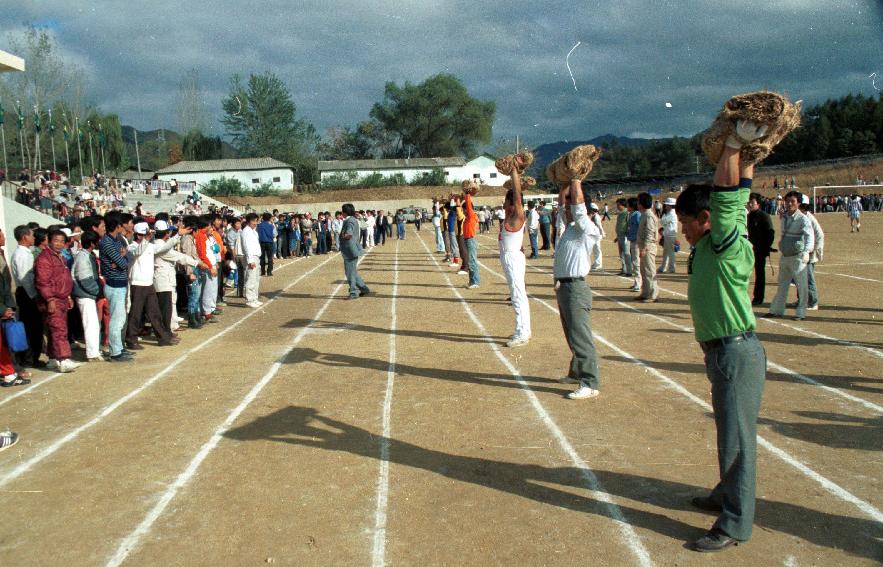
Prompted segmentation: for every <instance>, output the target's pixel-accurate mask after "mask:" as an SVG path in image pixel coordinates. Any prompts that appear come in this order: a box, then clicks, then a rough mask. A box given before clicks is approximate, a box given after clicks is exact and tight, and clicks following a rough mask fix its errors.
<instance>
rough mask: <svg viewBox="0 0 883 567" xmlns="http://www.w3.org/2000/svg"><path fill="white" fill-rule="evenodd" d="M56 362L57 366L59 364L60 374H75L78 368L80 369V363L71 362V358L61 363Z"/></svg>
mask: <svg viewBox="0 0 883 567" xmlns="http://www.w3.org/2000/svg"><path fill="white" fill-rule="evenodd" d="M55 362H56V364H58V371H59V372H73V371H74V370H76V369H77V368H79V367H80V363H79V362H74V361H73V360H71V359H69V358H65V359H64V360H62V361H60V362H59V361H57V360H56V361H55Z"/></svg>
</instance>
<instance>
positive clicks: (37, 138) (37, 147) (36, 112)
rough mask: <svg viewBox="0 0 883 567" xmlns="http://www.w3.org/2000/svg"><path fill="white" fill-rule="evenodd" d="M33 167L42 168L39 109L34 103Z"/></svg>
mask: <svg viewBox="0 0 883 567" xmlns="http://www.w3.org/2000/svg"><path fill="white" fill-rule="evenodd" d="M34 169H38V170H42V169H43V160H42V159H41V157H40V110H39V109H38V108H37V105H36V104H35V105H34Z"/></svg>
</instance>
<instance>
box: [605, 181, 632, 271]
mask: <svg viewBox="0 0 883 567" xmlns="http://www.w3.org/2000/svg"><path fill="white" fill-rule="evenodd" d="M625 204H626V200H625V199H622V198H620V199H617V200H616V211H617V213H616V238H614V239H613V242H615V243H616V246H617V247H618V249H619V262H620V264H622V267H621V268H620V270H619V274H618V275H620V276H626V277H629V278H630V277H632V253H631V250H630V249H629V246H630V243H629V235H628V232H629V210H628V209H627V208H626V206H625ZM605 206H606V205H605Z"/></svg>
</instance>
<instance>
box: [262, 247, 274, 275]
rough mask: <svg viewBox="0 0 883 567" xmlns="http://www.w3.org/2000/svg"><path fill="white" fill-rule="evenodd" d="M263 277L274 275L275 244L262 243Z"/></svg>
mask: <svg viewBox="0 0 883 567" xmlns="http://www.w3.org/2000/svg"><path fill="white" fill-rule="evenodd" d="M261 275H262V276H264V275H267V276H272V275H273V243H272V242H261Z"/></svg>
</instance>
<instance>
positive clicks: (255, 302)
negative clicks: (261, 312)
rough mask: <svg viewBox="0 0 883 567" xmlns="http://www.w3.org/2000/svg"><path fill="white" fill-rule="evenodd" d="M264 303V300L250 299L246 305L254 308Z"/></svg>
mask: <svg viewBox="0 0 883 567" xmlns="http://www.w3.org/2000/svg"><path fill="white" fill-rule="evenodd" d="M263 304H264V302H263V301H249V302H248V303H246V304H245V305H246V306H248V307H251V308H252V309H257V308H258V307H260V306H261V305H263Z"/></svg>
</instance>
